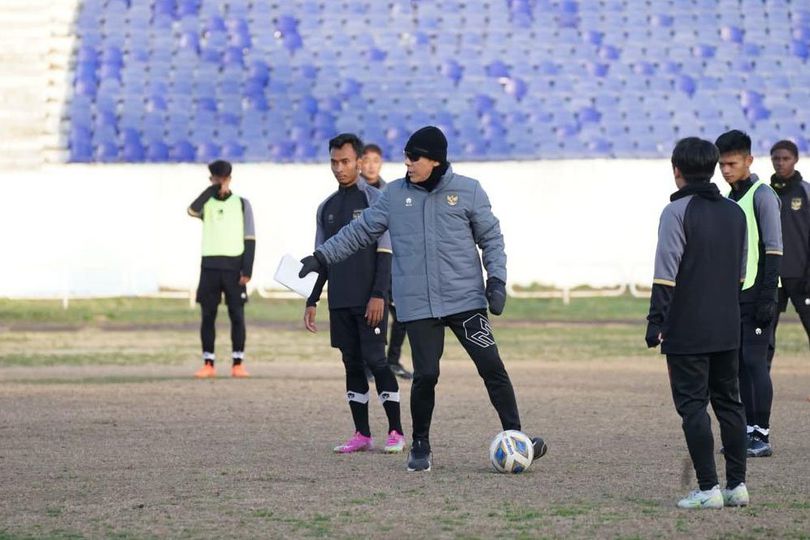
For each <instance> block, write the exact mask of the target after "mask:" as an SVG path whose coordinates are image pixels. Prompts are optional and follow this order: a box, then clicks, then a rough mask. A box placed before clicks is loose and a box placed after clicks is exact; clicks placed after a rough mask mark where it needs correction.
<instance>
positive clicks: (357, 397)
mask: <svg viewBox="0 0 810 540" xmlns="http://www.w3.org/2000/svg"><path fill="white" fill-rule="evenodd" d="M370 397H371V393H370V392H366V393H365V394H361V393H360V392H352V391H351V390H349V391H348V392H346V401H354V402H356V403H363V404H365V403H368V400H369V399H370Z"/></svg>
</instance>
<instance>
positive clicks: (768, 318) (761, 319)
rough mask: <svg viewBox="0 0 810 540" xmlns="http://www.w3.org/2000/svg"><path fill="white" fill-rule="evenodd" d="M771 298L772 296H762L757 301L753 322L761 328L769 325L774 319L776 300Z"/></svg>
mask: <svg viewBox="0 0 810 540" xmlns="http://www.w3.org/2000/svg"><path fill="white" fill-rule="evenodd" d="M771 296H773V295H763V296H761V297H760V299H759V300H758V301H757V305H756V311H755V312H754V320H755V321H756V322H757V324H758V325H760V326H761V327H766V326H768V325H770V324H771V322H772V321H773V319H774V317H776V300H774V299H773V298H772V297H771Z"/></svg>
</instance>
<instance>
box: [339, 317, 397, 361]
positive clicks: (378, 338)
mask: <svg viewBox="0 0 810 540" xmlns="http://www.w3.org/2000/svg"><path fill="white" fill-rule="evenodd" d="M365 315H366V308H364V307H355V308H341V309H330V310H329V336H330V337H331V340H332V347H335V348H336V349H341V350H343V349H360V348H362V347H368V346H373V345H379V346H382V347H383V352H385V343H386V335H387V334H388V309H387V308H385V310H384V311H383V318H382V321H380V324H378V325H377V326H376V327H371V326H369V325H368V323H367V322H366V317H365ZM383 356H384V354H383Z"/></svg>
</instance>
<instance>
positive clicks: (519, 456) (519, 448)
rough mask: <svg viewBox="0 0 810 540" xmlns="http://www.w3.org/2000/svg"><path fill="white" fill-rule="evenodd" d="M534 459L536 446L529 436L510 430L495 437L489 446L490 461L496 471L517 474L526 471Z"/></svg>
mask: <svg viewBox="0 0 810 540" xmlns="http://www.w3.org/2000/svg"><path fill="white" fill-rule="evenodd" d="M533 459H534V446H532V440H531V439H530V438H529V436H528V435H526V434H525V433H523V432H522V431H517V430H514V429H510V430H508V431H502V432H501V433H498V434H497V435H495V438H494V439H492V444H490V445H489V460H490V461H491V462H492V466H493V467H494V468H495V470H496V471H498V472H501V473H512V474H517V473H521V472H523V471H525V470H526V469H528V468H529V465H531V464H532V460H533Z"/></svg>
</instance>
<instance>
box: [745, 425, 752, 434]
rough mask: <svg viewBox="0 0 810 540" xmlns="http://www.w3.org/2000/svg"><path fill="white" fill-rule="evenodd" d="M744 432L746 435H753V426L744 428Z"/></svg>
mask: <svg viewBox="0 0 810 540" xmlns="http://www.w3.org/2000/svg"><path fill="white" fill-rule="evenodd" d="M745 432H746V433H753V432H754V426H745Z"/></svg>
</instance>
